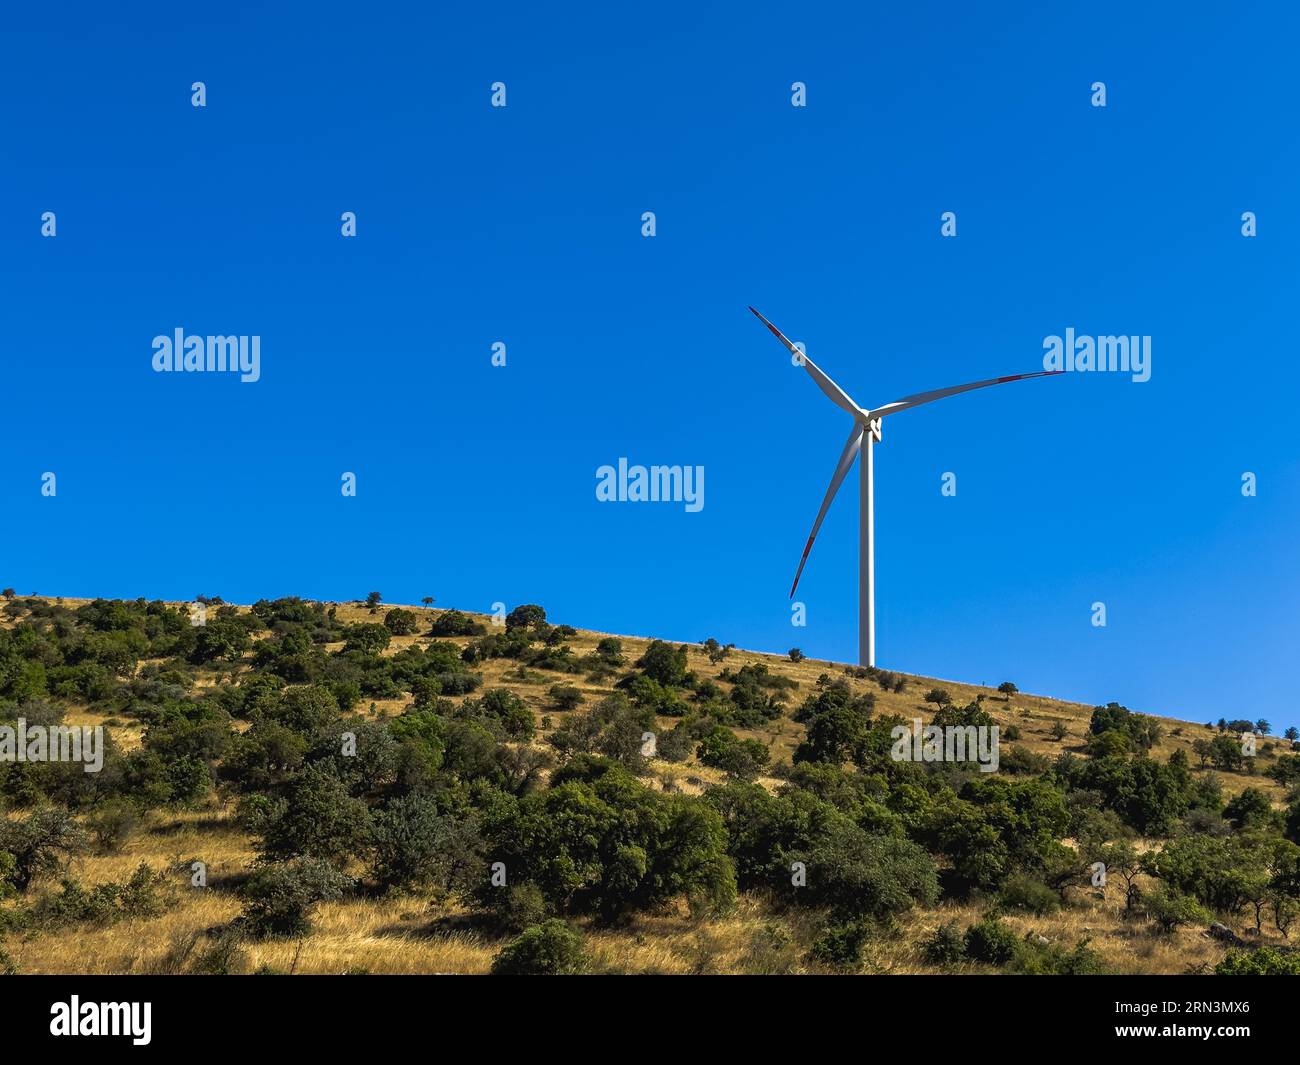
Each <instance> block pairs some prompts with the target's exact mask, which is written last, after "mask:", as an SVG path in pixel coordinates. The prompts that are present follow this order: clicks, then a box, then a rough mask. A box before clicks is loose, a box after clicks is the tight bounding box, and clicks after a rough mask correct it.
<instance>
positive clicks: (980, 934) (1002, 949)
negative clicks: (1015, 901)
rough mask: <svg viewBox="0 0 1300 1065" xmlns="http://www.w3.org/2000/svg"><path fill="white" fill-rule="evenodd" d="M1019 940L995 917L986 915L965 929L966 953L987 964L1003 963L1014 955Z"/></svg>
mask: <svg viewBox="0 0 1300 1065" xmlns="http://www.w3.org/2000/svg"><path fill="white" fill-rule="evenodd" d="M1019 944H1020V941H1019V940H1018V939H1017V938H1016V934H1015V932H1013V931H1012V930H1011V929H1010V928H1008V927H1007V926H1006V925H1004V924H1003V923H1002V922H1001V921H999V920H998V919H997V918H996V917H986V918H984V920H982V921H980V922H978V923H977V924H973V925H971V926H970V927H969V928H968V929H966V953H967V955H969V956H970V957H972V958H974V959H975V960H976V961H982V962H987V963H988V964H989V965H1005V964H1006V963H1007V962H1009V961H1010V960H1011V959H1012V958H1014V957H1015V956H1016V948H1017V947H1018V946H1019Z"/></svg>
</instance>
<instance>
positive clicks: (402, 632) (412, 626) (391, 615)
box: [384, 606, 420, 636]
mask: <svg viewBox="0 0 1300 1065" xmlns="http://www.w3.org/2000/svg"><path fill="white" fill-rule="evenodd" d="M419 624H420V617H419V615H418V614H416V613H415V611H414V610H403V609H402V608H401V607H400V606H395V607H393V609H392V610H390V611H389V612H388V613H387V614H385V615H384V628H386V629H387V630H388V631H389V632H391V633H392V634H393V635H394V636H411V635H413V634H414V633H415V630H416V629H417V628H418V627H419Z"/></svg>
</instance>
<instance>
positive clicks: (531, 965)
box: [492, 918, 587, 976]
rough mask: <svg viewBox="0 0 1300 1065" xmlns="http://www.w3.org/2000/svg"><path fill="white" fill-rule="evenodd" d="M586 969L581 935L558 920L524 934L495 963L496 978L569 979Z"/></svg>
mask: <svg viewBox="0 0 1300 1065" xmlns="http://www.w3.org/2000/svg"><path fill="white" fill-rule="evenodd" d="M586 967H587V958H586V954H585V952H584V951H583V947H582V934H581V933H580V932H578V931H577V930H576V929H573V928H570V927H569V926H568V925H567V924H565V923H564V922H563V921H561V920H558V919H555V918H552V919H551V920H549V921H544V922H543V923H542V924H539V925H533V927H532V928H529V929H527V930H526V931H524V932H522V933H521V934H520V935H518V936H517V937H515V938H514V939H512V940H511V941H510V942H509V943H507V944H506V945H505V946H504V947H503V948H502V950H501V953H500V954H498V955H497V956H496V958H495V959H494V960H493V962H492V972H493V974H494V975H497V976H570V975H574V974H576V973H580V972H582V971H583V970H584V969H585V968H586Z"/></svg>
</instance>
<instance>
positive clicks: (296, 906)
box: [239, 858, 353, 939]
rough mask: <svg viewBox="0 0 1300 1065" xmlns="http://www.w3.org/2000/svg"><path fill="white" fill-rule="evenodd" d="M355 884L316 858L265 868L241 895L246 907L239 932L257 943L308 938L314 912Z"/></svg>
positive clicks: (257, 873)
mask: <svg viewBox="0 0 1300 1065" xmlns="http://www.w3.org/2000/svg"><path fill="white" fill-rule="evenodd" d="M352 884H353V881H352V878H351V877H349V876H346V875H344V874H343V873H341V872H339V871H338V870H337V869H335V868H334V867H333V866H332V865H330V864H329V863H328V862H323V861H320V860H319V859H316V858H300V859H298V860H297V861H293V862H284V863H279V864H275V865H267V866H264V867H263V868H262V869H259V870H258V871H257V872H256V873H254V874H253V875H252V877H250V878H249V880H248V882H247V883H246V884H245V885H244V886H243V889H242V891H241V892H240V894H242V895H243V897H244V900H245V905H244V912H243V913H242V914H241V915H240V917H239V928H240V930H241V931H243V932H245V933H247V934H248V935H249V936H251V937H253V938H254V939H269V938H272V937H277V936H301V935H306V934H307V932H309V931H310V930H311V922H310V920H309V919H308V918H309V913H310V911H311V908H312V907H313V906H314V905H315V904H316V903H318V902H326V901H331V900H333V899H339V898H342V897H343V893H344V892H345V891H347V890H348V889H349V888H351V886H352Z"/></svg>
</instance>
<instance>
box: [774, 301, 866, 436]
mask: <svg viewBox="0 0 1300 1065" xmlns="http://www.w3.org/2000/svg"><path fill="white" fill-rule="evenodd" d="M749 309H750V311H751V312H752V313H753V315H754V317H755V318H757V319H758V320H759V321H760V322H762V323H763V324H764V325H765V326H767V327H768V329H770V330H772V335H773V336H774V337H776V339H777V340H779V341H781V343H782V344H784V345H785V346H786V348H788V349H789V351H790V354H791V355H798V356H799V359H800V361H801V362H802V363H803V368H804V369H805V370H807V371H808V375H809V376H810V377H811V378H812V379H813V380H814V381H816V382H817V387H818V388H820V389H821V390H822V391H823V392H825V393H826V395H827V397H828V398H829V399H830V401H831V402H832V403H834V404H835V405H836V406H837V407H839V408H840V410H842V411H844V412H846V413H848V414H852V415H853V417H854V418H861V417H862V416H863V411H862V408H861V407H859V406H858V405H857V404H856V403H854V402H853V400H851V399H850V398H849V397H848V395H847V394H846V393H845V392H844V389H842V388H840V386H839V385H837V384H836V383H835V382H834V381H832V380H831V379H830V378H829V377H827V376H826V375H825V374H824V373H822V371H821V370H819V369H818V368H817V367H816V366H815V365H814V364H813V361H812V359H810V358H808V356H807V355H805V354H804V353H803V352H802V351H800V350H799V349H798V348H797V347H795V346H794V345H793V344H792V343H790V341H789V340H787V339H786V338H785V335H784V334H783V333H782V332H781V330H779V329H778V328H777V327H776V326H774V325H773V324H772V323H771V322H769V321H768V320H767V319H766V318H764V317H763V316H762V315H761V314H759V313H758V311H756V310H754V308H753V307H750V308H749Z"/></svg>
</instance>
